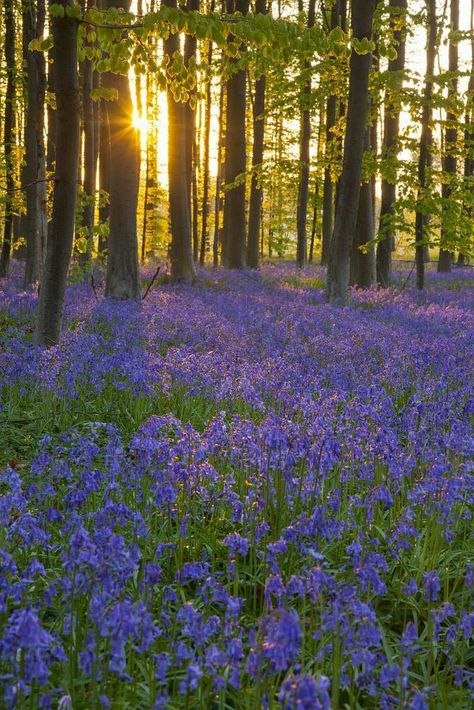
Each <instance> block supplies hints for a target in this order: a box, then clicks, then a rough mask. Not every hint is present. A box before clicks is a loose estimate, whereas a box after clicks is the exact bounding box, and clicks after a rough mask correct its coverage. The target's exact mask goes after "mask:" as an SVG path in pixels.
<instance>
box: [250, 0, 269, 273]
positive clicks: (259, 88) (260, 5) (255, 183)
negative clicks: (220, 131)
mask: <svg viewBox="0 0 474 710" xmlns="http://www.w3.org/2000/svg"><path fill="white" fill-rule="evenodd" d="M255 12H256V13H257V14H262V15H263V14H266V13H267V12H268V8H267V0H256V3H255ZM265 89H266V77H265V74H262V75H261V76H259V77H257V79H256V80H255V94H254V102H253V146H252V181H251V185H250V206H249V226H248V239H247V265H248V266H249V267H250V268H251V269H256V268H257V267H258V264H259V240H260V221H261V215H262V199H263V188H262V176H261V170H262V163H263V149H264V138H265V116H264V114H265Z"/></svg>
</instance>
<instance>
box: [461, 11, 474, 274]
mask: <svg viewBox="0 0 474 710" xmlns="http://www.w3.org/2000/svg"><path fill="white" fill-rule="evenodd" d="M473 180H474V0H471V75H470V77H469V85H468V89H467V96H466V111H465V117H464V190H465V195H466V197H465V201H464V205H463V209H464V213H465V214H466V216H467V217H468V218H469V219H470V221H471V224H472V216H473V210H472V198H473V195H474V184H473ZM471 235H472V232H471ZM465 261H466V256H465V253H464V250H463V249H461V250H460V252H459V257H458V264H459V265H462V264H464V263H465Z"/></svg>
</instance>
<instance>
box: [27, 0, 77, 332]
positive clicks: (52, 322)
mask: <svg viewBox="0 0 474 710" xmlns="http://www.w3.org/2000/svg"><path fill="white" fill-rule="evenodd" d="M54 3H55V4H56V0H54ZM60 4H61V5H62V6H63V8H64V9H65V10H66V8H68V7H72V4H73V0H61V2H60ZM51 26H52V35H53V41H54V47H53V51H52V58H53V61H54V64H55V90H56V120H57V127H56V170H55V182H54V195H53V211H52V218H51V225H50V229H49V230H48V238H47V247H46V259H45V265H44V271H43V276H42V280H41V289H40V297H39V303H38V313H37V322H36V332H35V339H36V342H37V343H38V344H42V345H48V346H49V345H54V344H56V343H58V342H59V339H60V333H61V324H62V318H63V311H64V292H65V289H66V278H67V272H68V267H69V261H70V258H71V252H72V242H73V236H74V218H75V210H76V195H77V185H76V183H77V168H78V163H79V122H80V98H79V78H78V71H77V28H78V24H77V20H75V19H72V18H70V17H68V16H67V15H66V14H64V17H58V16H53V17H52V20H51Z"/></svg>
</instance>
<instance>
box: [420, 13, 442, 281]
mask: <svg viewBox="0 0 474 710" xmlns="http://www.w3.org/2000/svg"><path fill="white" fill-rule="evenodd" d="M425 1H426V9H427V13H428V30H427V48H426V77H425V86H424V90H423V113H422V117H421V137H420V153H419V158H418V203H419V204H418V209H417V211H416V222H415V261H416V287H417V288H418V289H419V290H422V289H423V288H424V287H425V259H424V252H425V232H426V226H427V225H426V221H425V215H424V214H423V204H422V201H423V197H424V192H425V190H426V186H427V179H426V168H427V165H428V162H429V155H428V151H429V143H430V139H431V130H430V124H431V117H432V113H433V108H432V104H431V101H432V96H433V74H434V65H435V58H436V32H437V22H436V0H425Z"/></svg>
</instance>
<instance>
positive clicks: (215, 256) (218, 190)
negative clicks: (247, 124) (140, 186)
mask: <svg viewBox="0 0 474 710" xmlns="http://www.w3.org/2000/svg"><path fill="white" fill-rule="evenodd" d="M224 98H225V92H224V84H221V88H220V92H219V137H218V139H217V140H218V146H217V175H216V202H215V208H214V215H215V218H214V238H213V244H212V263H213V266H214V268H215V269H216V268H217V267H218V265H219V234H220V215H221V189H222V172H223V165H222V152H223V149H224V121H225V116H224Z"/></svg>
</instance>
